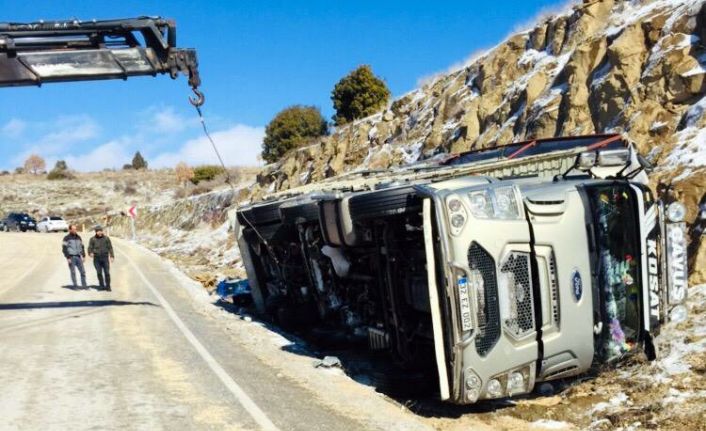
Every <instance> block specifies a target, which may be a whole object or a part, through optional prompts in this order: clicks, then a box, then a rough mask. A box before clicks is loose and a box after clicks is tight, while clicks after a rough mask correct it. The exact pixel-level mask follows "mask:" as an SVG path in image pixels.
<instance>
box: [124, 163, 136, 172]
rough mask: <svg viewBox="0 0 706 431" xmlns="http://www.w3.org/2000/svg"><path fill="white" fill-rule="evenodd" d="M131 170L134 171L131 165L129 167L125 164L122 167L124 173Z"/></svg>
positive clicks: (128, 164)
mask: <svg viewBox="0 0 706 431" xmlns="http://www.w3.org/2000/svg"><path fill="white" fill-rule="evenodd" d="M131 169H134V168H133V167H132V165H131V164H130V163H125V164H124V165H123V170H124V171H129V170H131Z"/></svg>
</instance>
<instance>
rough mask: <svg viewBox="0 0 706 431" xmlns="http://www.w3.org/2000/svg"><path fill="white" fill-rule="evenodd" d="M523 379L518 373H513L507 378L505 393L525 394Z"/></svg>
mask: <svg viewBox="0 0 706 431" xmlns="http://www.w3.org/2000/svg"><path fill="white" fill-rule="evenodd" d="M525 390H526V389H525V378H524V376H523V375H522V373H521V372H519V371H513V372H512V373H510V375H508V376H507V393H508V394H509V395H512V394H518V393H522V392H525Z"/></svg>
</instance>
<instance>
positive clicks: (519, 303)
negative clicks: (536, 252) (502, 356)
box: [500, 252, 535, 338]
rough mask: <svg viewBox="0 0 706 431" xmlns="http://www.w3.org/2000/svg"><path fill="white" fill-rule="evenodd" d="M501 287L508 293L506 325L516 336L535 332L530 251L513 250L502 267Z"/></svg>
mask: <svg viewBox="0 0 706 431" xmlns="http://www.w3.org/2000/svg"><path fill="white" fill-rule="evenodd" d="M500 278H501V280H502V282H501V283H500V286H501V289H505V290H506V292H503V293H504V294H505V295H507V298H508V300H507V305H506V306H504V307H508V308H509V309H508V310H506V313H507V318H506V319H505V322H504V323H505V327H506V328H507V330H508V331H510V333H511V334H512V335H513V336H515V337H516V338H519V337H523V336H525V335H527V334H530V333H532V332H534V330H535V322H534V295H533V291H532V281H531V280H532V275H531V272H530V256H529V254H528V253H522V252H512V253H510V254H509V255H508V256H507V257H506V258H505V261H504V262H503V264H502V266H501V268H500Z"/></svg>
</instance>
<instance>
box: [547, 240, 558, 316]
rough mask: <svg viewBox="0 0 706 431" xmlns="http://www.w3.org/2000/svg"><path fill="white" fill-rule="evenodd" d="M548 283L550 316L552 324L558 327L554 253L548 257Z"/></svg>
mask: <svg viewBox="0 0 706 431" xmlns="http://www.w3.org/2000/svg"><path fill="white" fill-rule="evenodd" d="M549 285H550V287H551V292H552V318H553V319H554V326H556V327H557V328H558V327H559V282H558V281H557V279H556V261H555V260H554V253H552V255H551V256H550V257H549Z"/></svg>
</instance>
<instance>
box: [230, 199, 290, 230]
mask: <svg viewBox="0 0 706 431" xmlns="http://www.w3.org/2000/svg"><path fill="white" fill-rule="evenodd" d="M281 205H282V202H281V201H277V202H270V203H267V204H260V205H256V206H253V207H250V208H247V209H245V210H242V211H239V212H238V222H239V223H240V224H242V225H245V226H247V225H249V224H253V225H255V226H262V225H266V224H271V223H279V222H280V221H281V218H280V215H279V207H280V206H281Z"/></svg>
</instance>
